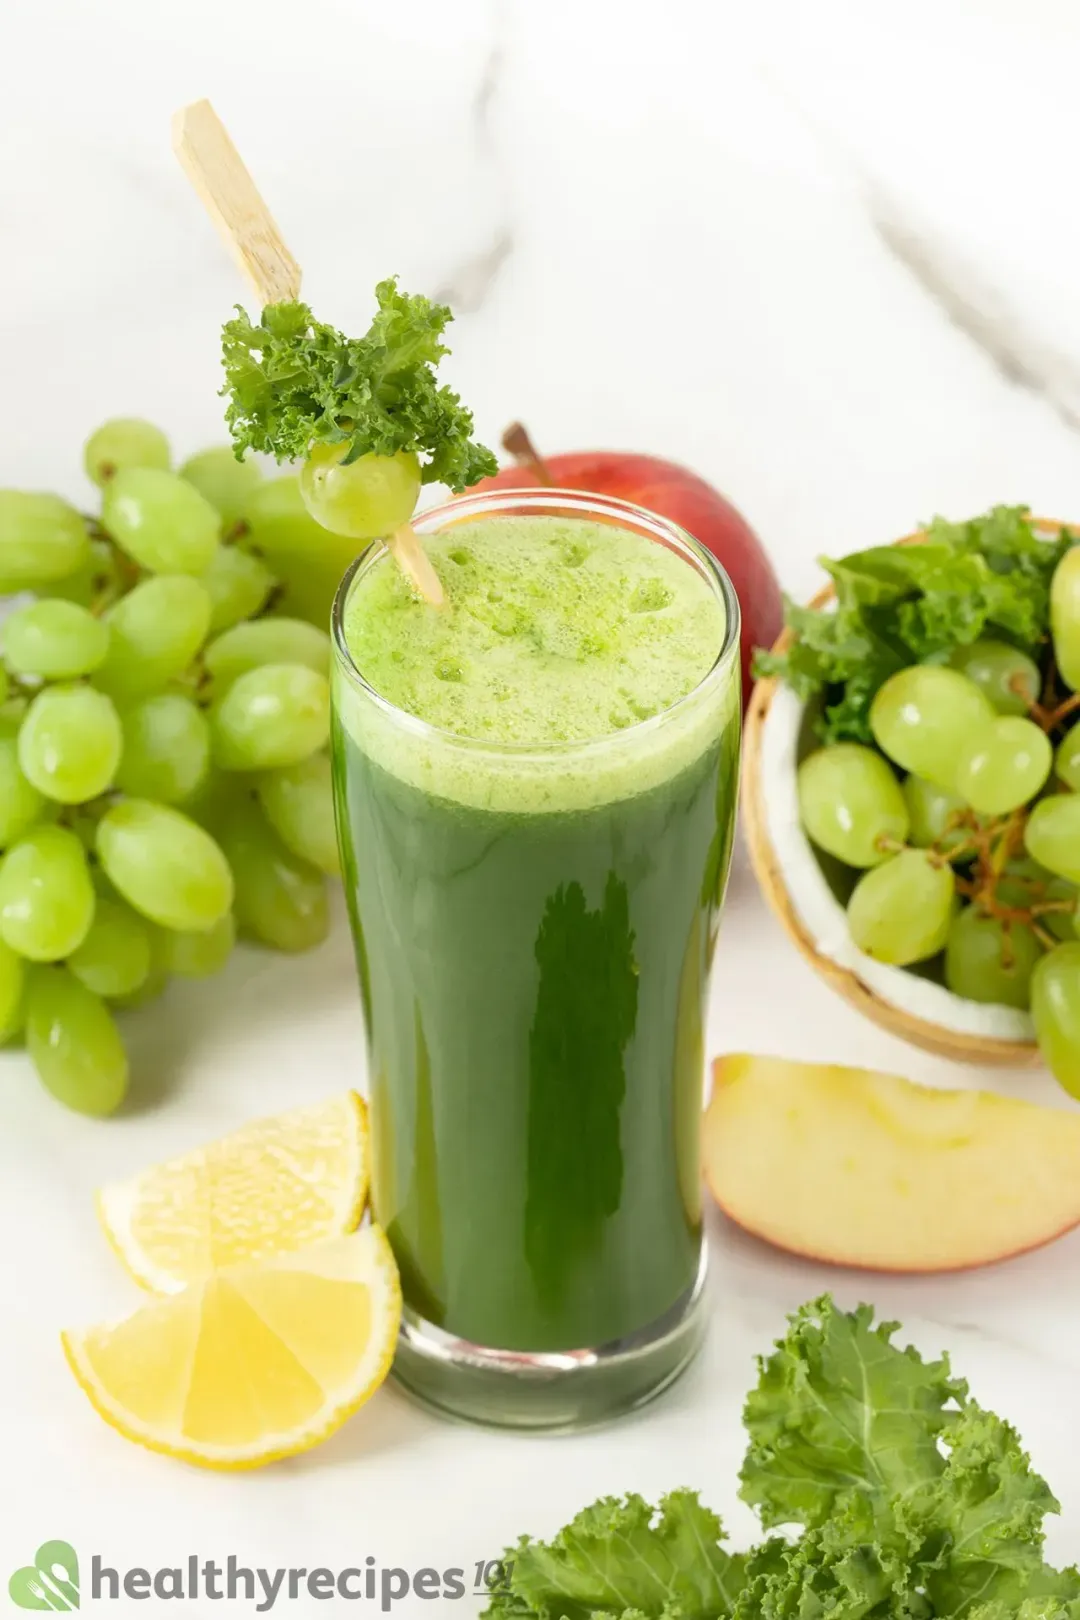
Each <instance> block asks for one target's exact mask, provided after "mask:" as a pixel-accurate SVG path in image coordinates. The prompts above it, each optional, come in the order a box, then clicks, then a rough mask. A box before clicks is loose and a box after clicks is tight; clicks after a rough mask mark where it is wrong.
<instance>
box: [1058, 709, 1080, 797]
mask: <svg viewBox="0 0 1080 1620" xmlns="http://www.w3.org/2000/svg"><path fill="white" fill-rule="evenodd" d="M1054 769H1055V771H1056V772H1057V774H1058V776H1060V778H1061V780H1062V781H1063V782H1064V783H1065V786H1066V787H1071V788H1072V790H1073V792H1074V793H1080V725H1076V726H1073V728H1072V730H1071V731H1070V732H1067V733H1066V735H1065V737H1064V738H1063V739H1062V741H1061V742H1060V743H1059V744H1058V751H1057V753H1056V754H1055V755H1054Z"/></svg>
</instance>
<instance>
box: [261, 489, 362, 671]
mask: <svg viewBox="0 0 1080 1620" xmlns="http://www.w3.org/2000/svg"><path fill="white" fill-rule="evenodd" d="M244 526H245V528H246V530H247V539H246V541H245V544H246V545H249V546H251V547H252V549H254V550H255V551H257V552H258V554H259V555H260V556H261V557H263V558H265V560H266V562H267V564H268V566H269V567H270V568H271V569H272V570H273V573H274V575H275V577H276V578H277V580H278V582H279V584H280V586H281V594H280V596H278V597H276V598H275V603H276V605H275V608H274V612H275V613H277V614H281V615H283V616H285V617H290V618H295V619H306V620H308V621H309V623H311V624H314V625H318V627H319V628H320V629H322V630H325V628H326V627H327V625H328V624H329V623H330V609H331V607H332V605H333V601H334V597H335V595H336V594H337V588H338V585H339V584H340V583H341V577H342V575H343V574H344V572H345V570H346V569H347V568H348V566H349V564H350V563H351V562H352V561H353V559H354V558H355V556H356V553H357V550H358V549H360V548H359V547H358V546H357V543H356V541H354V540H350V539H349V538H348V536H347V535H340V534H331V533H330V531H329V529H324V528H323V527H322V525H321V524H318V523H316V522H315V519H314V518H313V517H312V516H311V514H310V512H309V511H308V509H307V507H306V506H305V505H304V498H303V496H302V495H301V493H300V480H299V479H298V478H296V477H293V476H292V475H289V476H288V477H285V478H272V479H267V480H266V481H265V482H264V483H262V484H261V485H260V486H259V488H258V489H257V490H256V491H255V493H254V495H253V496H252V497H251V499H250V501H249V502H248V504H247V506H246V508H245V510H244ZM283 661H284V662H301V661H302V660H295V659H293V660H283Z"/></svg>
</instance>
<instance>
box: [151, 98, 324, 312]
mask: <svg viewBox="0 0 1080 1620" xmlns="http://www.w3.org/2000/svg"><path fill="white" fill-rule="evenodd" d="M172 138H173V151H174V152H175V153H176V155H177V157H178V158H179V159H180V163H181V166H182V167H183V170H184V173H185V174H186V175H187V177H188V179H189V180H190V181H191V183H192V185H193V186H194V187H195V190H196V191H197V193H198V195H199V197H200V199H201V201H202V204H203V207H204V208H205V209H206V212H207V213H208V214H209V215H210V218H211V219H212V220H213V222H214V224H215V225H216V226H217V228H218V231H219V233H220V234H221V237H222V239H223V241H224V243H225V246H226V247H227V248H228V250H229V252H230V253H231V254H232V256H233V258H234V259H235V260H236V264H237V267H238V269H239V271H240V273H241V275H242V276H243V277H244V279H245V280H246V281H247V283H248V285H249V286H250V287H251V289H252V291H253V292H254V294H255V296H256V298H257V299H258V300H259V307H260V308H262V307H263V306H264V305H265V304H278V303H281V301H282V300H283V299H287V298H299V296H300V266H299V265H298V264H297V262H296V260H295V259H294V258H293V256H292V254H291V253H290V252H289V250H288V248H287V247H286V246H285V241H284V238H283V237H282V234H281V232H280V231H279V230H278V228H277V226H276V225H275V224H274V220H273V216H272V215H271V213H270V210H269V208H267V206H266V204H265V203H264V202H263V200H262V197H261V196H260V195H259V191H258V187H257V186H256V184H255V182H254V180H253V179H252V178H251V175H250V174H249V173H248V170H247V168H246V167H245V165H244V160H243V158H242V157H241V156H240V154H239V152H238V151H237V150H236V147H235V146H234V145H233V143H232V141H231V140H230V139H229V132H228V130H227V129H226V128H225V125H224V124H223V123H222V122H221V119H220V118H219V117H218V115H217V113H216V112H215V111H214V109H213V107H211V105H210V103H209V102H208V101H193V102H192V103H191V105H190V107H181V108H180V111H179V112H178V113H176V114H174V116H173V124H172Z"/></svg>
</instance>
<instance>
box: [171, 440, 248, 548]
mask: <svg viewBox="0 0 1080 1620" xmlns="http://www.w3.org/2000/svg"><path fill="white" fill-rule="evenodd" d="M180 477H181V478H186V479H187V481H188V483H189V484H194V486H195V488H196V489H197V490H198V492H199V494H200V495H201V496H202V497H203V499H204V500H207V501H209V502H210V505H211V506H212V507H213V508H214V509H215V511H216V512H218V513H219V514H220V516H221V522H222V525H223V526H224V528H225V529H226V530H228V529H231V528H232V527H233V525H234V524H235V523H236V522H237V521H238V520H239V519H240V518H241V517H242V516H243V513H244V508H245V506H246V505H247V503H248V501H249V500H250V499H251V497H252V495H253V494H254V492H255V490H256V489H257V487H258V486H259V484H261V483H262V471H261V469H260V467H259V464H258V462H257V461H254V460H251V459H249V460H247V461H237V459H236V457H235V455H234V454H233V451H232V447H231V446H230V445H221V446H220V447H215V448H214V449H213V450H200V451H198V453H197V454H196V455H194V456H189V457H188V459H187V460H186V461H185V462H184V465H183V466H182V467H181V468H180Z"/></svg>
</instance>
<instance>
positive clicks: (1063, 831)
mask: <svg viewBox="0 0 1080 1620" xmlns="http://www.w3.org/2000/svg"><path fill="white" fill-rule="evenodd" d="M1024 846H1025V848H1026V849H1027V852H1028V854H1029V855H1031V856H1033V857H1034V859H1035V860H1037V861H1038V862H1039V864H1040V865H1041V866H1045V867H1046V869H1047V871H1049V872H1053V873H1054V875H1055V876H1056V877H1063V878H1068V880H1069V882H1070V883H1080V793H1059V794H1057V795H1055V796H1054V797H1052V798H1049V799H1040V800H1039V802H1038V804H1037V805H1036V806H1035V808H1034V809H1033V810H1032V812H1031V814H1030V816H1029V817H1028V823H1027V826H1026V827H1025V829H1024Z"/></svg>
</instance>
